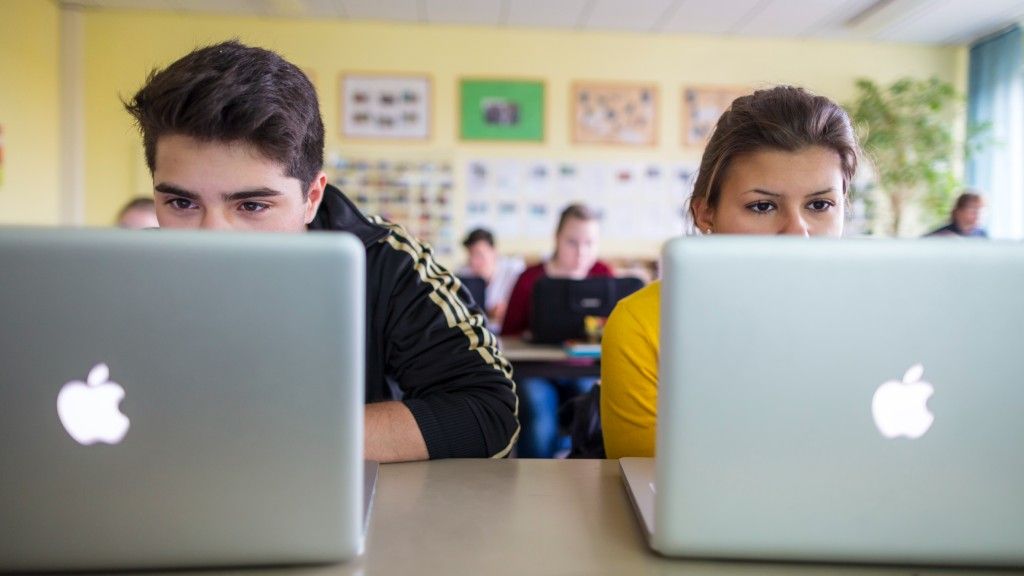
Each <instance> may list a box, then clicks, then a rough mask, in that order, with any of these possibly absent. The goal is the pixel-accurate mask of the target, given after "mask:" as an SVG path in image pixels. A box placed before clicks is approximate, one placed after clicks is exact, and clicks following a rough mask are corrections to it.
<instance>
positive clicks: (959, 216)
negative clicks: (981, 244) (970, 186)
mask: <svg viewBox="0 0 1024 576" xmlns="http://www.w3.org/2000/svg"><path fill="white" fill-rule="evenodd" d="M984 207H985V200H984V199H983V198H982V197H981V195H980V194H978V193H976V192H972V191H967V192H964V193H963V194H961V195H960V196H959V197H958V198H957V199H956V203H955V204H954V205H953V210H952V211H951V212H950V214H949V224H947V225H945V226H943V227H942V228H939V229H938V230H933V231H931V232H929V233H928V234H926V235H925V236H968V237H973V238H988V232H986V231H985V229H984V228H981V227H980V224H981V210H982V209H983V208H984Z"/></svg>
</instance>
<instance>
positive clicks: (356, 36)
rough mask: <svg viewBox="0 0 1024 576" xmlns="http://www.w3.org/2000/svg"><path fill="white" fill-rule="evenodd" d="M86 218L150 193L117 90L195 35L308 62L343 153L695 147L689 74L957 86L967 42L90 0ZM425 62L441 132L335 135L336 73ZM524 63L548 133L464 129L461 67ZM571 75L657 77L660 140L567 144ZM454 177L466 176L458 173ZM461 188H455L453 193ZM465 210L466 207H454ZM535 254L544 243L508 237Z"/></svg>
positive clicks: (559, 154) (849, 89) (650, 246)
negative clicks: (684, 129)
mask: <svg viewBox="0 0 1024 576" xmlns="http://www.w3.org/2000/svg"><path fill="white" fill-rule="evenodd" d="M85 30H86V33H85V35H86V86H87V94H86V110H87V118H86V132H87V154H86V164H87V166H86V177H87V180H86V190H87V198H86V219H87V222H89V223H91V224H105V223H108V222H109V221H110V219H111V218H112V215H113V214H114V212H115V211H116V210H117V208H118V207H119V205H120V204H121V203H122V202H124V201H125V200H126V199H127V198H128V197H129V196H132V195H134V194H142V193H148V192H149V191H150V190H151V188H150V186H151V182H150V181H149V175H148V173H147V171H146V170H145V168H144V164H143V160H142V150H141V145H140V141H139V137H138V135H137V133H136V131H135V130H134V128H133V126H132V125H131V123H130V120H129V117H128V115H127V114H126V113H125V112H124V110H123V108H122V106H121V104H120V102H119V97H122V96H123V97H125V98H128V97H130V96H131V95H132V94H133V93H134V91H135V90H136V89H138V88H139V87H140V85H141V84H142V83H143V81H144V79H145V76H146V74H147V72H149V71H150V69H152V68H153V67H154V66H159V67H163V66H166V65H167V64H169V63H170V62H172V61H173V60H175V59H176V58H178V57H180V56H181V55H183V54H185V53H186V52H187V51H189V50H190V49H192V48H193V47H195V46H197V45H202V44H207V43H212V42H217V41H221V40H225V39H228V38H232V37H238V38H240V39H241V40H242V41H243V42H246V43H251V44H257V45H261V46H264V47H268V48H271V49H274V50H277V51H279V52H280V53H282V54H283V55H284V56H285V57H286V58H288V59H290V60H291V61H292V62H294V63H296V64H297V65H299V66H300V67H302V68H304V69H307V70H312V71H313V73H314V74H313V75H314V82H315V84H316V85H317V89H318V91H319V93H320V97H321V107H322V110H323V116H324V123H325V126H326V127H327V152H328V155H329V154H330V153H331V152H334V151H339V150H341V151H343V152H344V153H345V154H346V155H349V156H359V155H365V156H369V157H423V156H435V157H445V156H448V157H452V158H454V159H455V161H456V164H455V165H456V170H457V173H456V174H457V178H459V179H461V176H462V169H461V167H462V166H463V163H464V162H465V161H467V160H469V159H472V158H475V157H481V156H497V157H523V158H544V157H551V158H555V159H570V160H573V159H574V160H588V159H590V160H593V159H608V160H612V159H615V160H659V161H674V160H680V159H684V160H686V159H696V158H697V157H698V155H699V150H686V149H684V148H682V146H681V145H680V128H679V123H680V104H679V100H680V99H681V91H682V87H683V86H684V85H686V84H712V85H747V86H761V85H766V84H773V83H782V82H785V83H793V84H800V85H804V86H806V87H808V88H810V89H812V90H814V91H816V92H819V93H821V94H824V95H827V96H830V97H832V98H834V99H836V100H838V101H840V102H842V101H845V100H848V99H849V98H850V97H851V96H852V94H853V81H854V79H855V78H857V77H862V76H866V77H871V78H875V79H877V80H880V81H890V80H893V79H895V78H897V77H900V76H904V75H915V76H921V77H925V76H930V75H936V76H938V77H940V78H943V79H945V80H948V81H952V82H954V83H955V84H957V85H960V86H963V84H964V81H965V80H964V79H965V76H966V66H965V62H966V60H965V58H964V49H963V48H962V47H929V46H921V45H896V44H878V43H850V42H826V41H800V40H762V39H741V38H736V37H709V36H685V37H684V36H667V35H638V34H625V33H592V32H571V31H548V30H543V31H541V30H521V29H497V28H475V27H453V26H419V25H413V24H382V23H351V22H344V21H314V20H281V19H267V18H255V17H252V18H237V17H229V16H213V15H210V16H202V15H195V14H187V15H186V14H172V13H144V12H118V11H92V12H87V15H86V24H85ZM352 70H356V71H402V72H427V73H429V74H430V75H432V77H433V80H434V97H435V106H434V135H433V139H432V140H431V141H430V142H428V143H423V144H402V145H395V144H365V143H355V142H351V141H350V142H345V141H342V140H341V139H340V137H339V135H338V123H339V114H338V105H337V99H338V89H337V82H338V74H339V73H340V72H342V71H352ZM466 75H486V76H522V77H535V78H543V79H545V80H546V82H547V108H548V116H547V127H546V133H547V139H546V142H545V143H544V144H535V145H530V144H496V143H494V144H491V143H488V144H480V143H472V144H469V143H462V142H459V141H458V139H457V137H456V120H457V118H456V110H455V107H456V84H457V80H458V78H459V77H460V76H466ZM576 79H592V80H624V81H630V80H634V81H647V82H655V83H656V84H657V85H658V86H659V87H660V92H661V96H662V105H661V126H660V130H659V133H660V135H661V136H660V140H661V142H660V144H659V146H657V147H656V148H654V149H645V150H642V151H634V150H631V149H624V148H608V147H595V146H578V145H571V144H570V143H569V140H570V137H569V124H568V108H569V87H570V83H571V82H572V81H573V80H576ZM457 182H458V180H457ZM459 194H460V191H458V190H456V200H459V199H460V198H459ZM457 217H461V214H457ZM506 248H511V249H512V251H515V252H520V253H526V254H529V255H535V254H539V253H542V252H544V251H545V250H547V248H548V246H547V243H546V242H545V243H537V244H524V245H518V246H511V247H510V246H506ZM602 248H603V251H604V252H605V253H606V254H608V255H615V254H624V253H642V254H645V255H649V256H652V257H653V256H654V254H656V251H657V248H658V243H654V242H648V243H646V244H644V243H638V244H634V245H629V246H622V245H618V246H610V245H607V244H605V245H604V246H603V247H602Z"/></svg>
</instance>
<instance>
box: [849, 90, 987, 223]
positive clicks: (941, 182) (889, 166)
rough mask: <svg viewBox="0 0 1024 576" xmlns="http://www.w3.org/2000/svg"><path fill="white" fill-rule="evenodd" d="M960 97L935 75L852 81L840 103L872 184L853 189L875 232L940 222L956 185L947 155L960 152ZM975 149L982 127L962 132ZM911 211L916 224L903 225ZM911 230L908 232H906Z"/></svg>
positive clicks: (945, 214)
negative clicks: (851, 94) (850, 97)
mask: <svg viewBox="0 0 1024 576" xmlns="http://www.w3.org/2000/svg"><path fill="white" fill-rule="evenodd" d="M962 104H963V98H962V97H961V96H960V95H959V94H958V93H957V92H956V90H955V89H954V88H953V86H952V85H951V84H949V83H948V82H944V81H942V80H939V79H937V78H929V79H926V80H916V79H912V78H902V79H900V80H897V81H896V82H893V83H892V84H890V85H888V86H884V87H883V86H880V85H878V84H877V83H875V82H874V81H873V80H868V79H859V80H857V97H856V99H855V100H854V101H853V103H852V104H850V105H849V106H848V107H847V109H848V110H849V111H850V116H851V119H852V120H853V123H854V125H855V126H856V128H857V131H858V133H859V135H860V138H861V145H862V147H863V148H864V151H865V153H866V155H867V157H868V160H870V162H871V165H872V168H873V170H874V175H875V186H869V187H867V188H866V189H862V190H855V191H854V194H860V195H861V199H862V200H863V201H864V203H865V205H866V206H867V209H868V211H869V212H870V219H871V220H873V224H874V226H873V228H874V229H875V231H881V232H883V233H885V234H888V235H891V236H899V235H900V233H901V232H906V231H907V229H912V228H919V227H921V226H920V225H924V226H931V225H933V224H937V223H939V222H941V221H944V220H945V219H946V218H947V217H948V214H949V208H950V204H951V203H952V201H953V198H954V197H955V194H956V192H957V189H958V188H960V187H961V183H960V181H959V179H958V178H957V177H956V175H955V173H954V159H955V156H956V155H957V153H958V152H963V153H967V150H960V149H959V147H958V145H957V139H956V134H955V122H956V119H957V115H958V113H959V111H960V109H961V106H962ZM968 132H969V134H968V136H969V137H968V139H967V140H968V142H971V143H972V145H973V146H975V147H977V146H978V144H977V143H976V136H977V134H978V133H980V132H981V130H978V129H972V130H969V131H968ZM914 212H916V213H917V214H918V215H919V217H920V219H921V222H919V223H918V224H919V226H917V227H915V226H913V224H911V225H909V226H908V222H907V217H908V215H909V214H912V213H914ZM912 231H913V230H912Z"/></svg>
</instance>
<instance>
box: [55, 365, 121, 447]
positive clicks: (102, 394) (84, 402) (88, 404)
mask: <svg viewBox="0 0 1024 576" xmlns="http://www.w3.org/2000/svg"><path fill="white" fill-rule="evenodd" d="M109 380H110V369H109V368H107V365H106V364H97V365H96V366H94V367H93V369H92V370H90V371H89V377H88V378H86V381H85V382H79V381H77V380H76V381H74V382H68V383H67V384H65V385H64V386H63V387H62V388H61V389H60V393H59V394H57V415H58V416H60V422H61V424H63V425H64V429H65V430H67V431H68V434H70V435H71V437H72V438H74V439H75V441H76V442H78V443H79V444H82V445H85V446H88V445H90V444H95V443H97V442H105V443H107V444H117V443H118V442H120V441H121V440H122V439H123V438H124V435H125V434H126V433H127V432H128V424H129V423H128V417H127V416H125V415H124V414H122V413H121V411H120V410H119V409H118V404H120V403H121V400H122V399H123V398H124V388H121V386H120V385H119V384H118V383H117V382H110V381H109Z"/></svg>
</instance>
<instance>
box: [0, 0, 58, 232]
mask: <svg viewBox="0 0 1024 576" xmlns="http://www.w3.org/2000/svg"><path fill="white" fill-rule="evenodd" d="M59 29H60V11H59V10H58V9H57V6H56V5H55V4H54V3H53V2H51V1H50V0H3V1H2V2H0V126H2V128H3V135H2V136H0V139H2V141H3V144H2V145H3V166H2V168H0V170H2V175H0V224H44V225H48V224H56V223H57V221H58V218H59V215H60V210H59V205H58V201H59V186H60V170H59V156H60V140H59V132H58V127H59V112H60V102H59V98H60V92H59V75H60V66H59V46H60V32H59Z"/></svg>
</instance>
